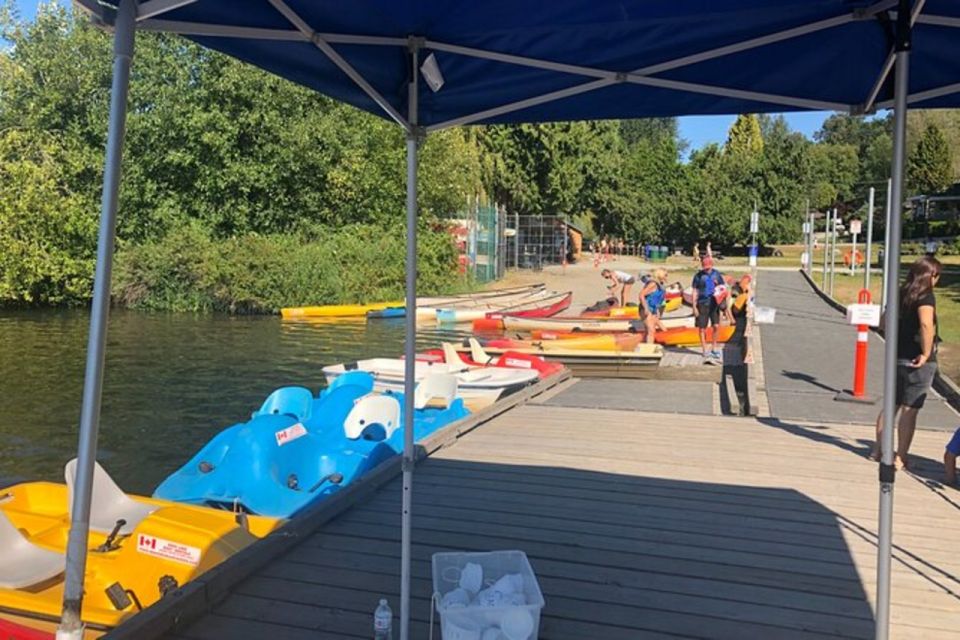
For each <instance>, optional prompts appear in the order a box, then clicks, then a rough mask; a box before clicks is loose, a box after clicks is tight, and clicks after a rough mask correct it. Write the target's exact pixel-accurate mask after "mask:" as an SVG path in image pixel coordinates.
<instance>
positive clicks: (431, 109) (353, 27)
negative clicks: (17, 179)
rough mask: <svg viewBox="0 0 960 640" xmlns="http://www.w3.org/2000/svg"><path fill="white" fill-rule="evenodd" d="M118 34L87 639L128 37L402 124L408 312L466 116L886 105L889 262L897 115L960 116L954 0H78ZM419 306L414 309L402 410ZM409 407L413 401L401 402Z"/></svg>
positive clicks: (90, 442)
mask: <svg viewBox="0 0 960 640" xmlns="http://www.w3.org/2000/svg"><path fill="white" fill-rule="evenodd" d="M74 2H75V4H76V5H77V6H79V7H80V8H81V9H83V10H85V11H87V12H88V13H89V14H90V16H91V17H92V19H93V20H94V21H96V22H98V23H100V24H101V25H103V26H105V27H107V28H111V29H113V30H114V34H115V43H116V44H115V61H114V80H113V90H112V96H111V107H110V108H111V113H110V131H109V136H108V142H107V159H106V171H105V178H104V189H103V206H102V215H101V221H100V237H99V248H98V262H97V271H96V278H95V289H94V301H93V308H92V311H91V327H90V338H89V344H88V356H87V368H86V380H85V387H84V395H83V407H82V410H81V430H80V447H79V465H78V473H77V491H76V493H75V498H76V500H75V504H74V507H73V510H72V512H73V522H72V526H71V532H70V540H69V545H68V553H67V584H66V590H65V594H64V615H63V620H62V623H61V631H60V632H59V634H60V637H63V638H76V637H79V636H78V635H77V633H78V630H79V628H80V618H79V612H80V605H81V598H82V582H83V569H84V561H85V554H84V550H85V548H86V542H87V520H88V519H89V501H90V487H91V478H92V470H93V460H94V456H95V453H96V442H97V430H98V422H99V406H100V387H101V380H102V372H103V350H104V337H105V332H106V322H107V311H108V306H109V288H110V287H109V283H110V266H111V260H112V254H113V236H114V226H115V219H116V208H117V186H118V182H119V167H120V155H121V147H122V141H123V132H124V122H125V109H126V93H127V86H128V81H129V71H130V64H131V60H132V56H133V39H134V33H135V31H136V30H137V29H140V30H150V31H163V32H169V33H178V34H181V35H183V36H185V37H187V38H190V39H191V40H194V41H195V42H197V43H199V44H201V45H203V46H205V47H209V48H211V49H216V50H218V51H222V52H224V53H226V54H228V55H231V56H234V57H236V58H239V59H241V60H244V61H246V62H249V63H251V64H254V65H256V66H259V67H261V68H263V69H266V70H267V71H270V72H272V73H275V74H277V75H280V76H283V77H285V78H288V79H290V80H292V81H294V82H297V83H300V84H302V85H305V86H307V87H310V88H312V89H315V90H317V91H319V92H322V93H324V94H326V95H328V96H331V97H333V98H335V99H338V100H342V101H344V102H347V103H349V104H352V105H354V106H356V107H358V108H360V109H363V110H366V111H369V112H371V113H374V114H377V115H379V116H382V117H385V118H390V119H392V120H394V121H396V122H397V123H398V124H399V125H400V126H402V127H403V128H404V129H405V130H406V132H407V159H408V160H407V169H408V170H407V178H408V179H407V277H406V284H407V291H406V304H407V307H408V310H409V309H410V308H412V307H413V306H414V304H415V301H416V290H415V289H416V286H415V285H416V281H415V273H416V224H415V222H416V194H417V192H416V189H417V151H418V146H419V144H420V142H421V141H422V139H423V136H425V135H427V134H428V133H429V132H431V131H437V130H440V129H443V128H447V127H452V126H457V125H463V124H471V123H508V122H543V121H559V120H577V119H600V118H641V117H650V116H676V115H686V114H719V113H745V112H770V111H789V110H810V109H823V110H836V111H845V112H849V113H869V112H871V111H873V110H875V109H878V108H890V107H893V108H894V109H895V127H894V134H895V135H894V154H893V155H894V157H893V165H892V176H893V187H892V194H891V199H892V202H893V203H894V207H893V211H892V216H891V218H890V220H889V221H888V226H889V229H890V234H891V235H890V238H891V244H890V247H889V256H890V260H891V264H894V265H896V264H899V257H900V256H899V240H900V232H901V230H900V218H901V217H900V209H899V208H900V206H901V203H902V201H903V163H904V150H905V125H906V109H907V106H908V105H910V106H913V107H919V108H933V107H948V106H960V2H958V1H957V0H928V1H924V0H880V1H875V0H874V1H863V0H726V1H723V2H718V1H717V0H712V1H711V0H675V1H674V2H670V3H667V2H661V3H654V2H650V1H649V0H617V1H612V0H553V1H552V2H540V1H535V0H488V1H485V2H464V1H462V0H419V1H418V0H353V1H352V2H323V1H321V0H229V1H228V0H144V1H142V2H140V3H139V4H138V3H137V0H118V2H119V5H118V6H108V5H106V4H101V3H99V2H97V0H74ZM887 300H888V302H889V308H890V310H891V312H890V313H888V314H887V319H886V331H887V335H888V336H890V337H892V338H893V339H889V340H888V341H887V343H886V352H885V357H886V362H887V367H886V370H885V375H884V394H883V395H884V405H883V406H884V410H885V420H884V435H883V438H882V440H883V457H882V461H881V463H880V506H881V516H880V525H879V534H880V544H879V548H878V588H877V591H878V597H877V605H876V623H877V624H876V629H877V632H876V637H877V638H885V637H887V627H888V620H889V604H890V589H889V577H890V545H891V526H892V508H893V481H894V468H893V446H892V445H893V428H892V427H893V424H892V420H893V413H894V408H895V407H894V389H895V382H896V380H895V367H894V366H893V364H894V363H895V360H896V343H897V341H896V339H895V336H896V333H897V321H898V318H897V315H898V314H897V307H898V291H897V278H890V279H889V282H888V283H887ZM415 318H416V314H414V313H407V327H406V331H407V335H406V337H407V340H406V346H405V352H406V358H407V365H408V371H407V378H406V387H407V388H406V397H407V399H408V402H412V399H413V393H412V390H411V386H412V384H413V375H412V371H411V370H410V369H412V367H413V362H414V357H413V356H414V346H415V342H414V339H413V338H414V332H415V329H416V327H415ZM405 411H407V412H408V416H407V420H408V421H409V420H410V418H409V412H411V411H412V406H410V405H409V404H408V406H406V407H405ZM407 435H408V438H407V441H406V443H405V450H404V465H403V475H404V480H403V507H402V508H403V531H402V557H401V581H402V585H401V626H400V628H401V638H403V639H404V640H405V639H406V638H407V637H408V636H407V628H408V622H409V613H410V612H409V608H410V591H409V582H410V521H411V513H410V505H411V495H412V494H411V492H412V478H413V442H412V439H411V437H410V436H411V434H407Z"/></svg>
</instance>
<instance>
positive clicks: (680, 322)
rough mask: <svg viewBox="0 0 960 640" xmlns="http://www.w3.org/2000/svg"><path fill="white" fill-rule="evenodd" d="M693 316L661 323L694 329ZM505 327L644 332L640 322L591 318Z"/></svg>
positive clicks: (510, 321)
mask: <svg viewBox="0 0 960 640" xmlns="http://www.w3.org/2000/svg"><path fill="white" fill-rule="evenodd" d="M693 322H694V318H693V316H687V317H684V318H663V319H662V320H661V321H660V323H661V324H662V325H663V326H664V328H667V329H673V328H677V327H692V326H693ZM503 326H504V328H505V329H507V330H508V331H534V330H537V329H540V330H546V331H587V332H595V333H624V332H637V331H643V330H644V326H643V322H641V321H640V320H613V319H609V320H603V319H590V318H510V317H507V318H504V319H503Z"/></svg>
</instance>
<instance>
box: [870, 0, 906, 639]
mask: <svg viewBox="0 0 960 640" xmlns="http://www.w3.org/2000/svg"><path fill="white" fill-rule="evenodd" d="M908 7H909V3H908V0H901V1H900V15H899V16H898V18H897V61H896V67H895V74H896V75H895V76H894V94H893V95H894V105H895V107H894V119H893V169H892V172H891V189H890V215H889V216H888V217H887V228H888V229H889V239H890V242H889V244H888V245H887V247H886V255H887V256H888V269H889V273H888V274H887V280H886V282H885V283H884V285H885V286H886V291H887V311H886V316H885V318H886V323H885V325H884V335H885V337H886V341H885V342H884V365H883V433H882V436H881V459H880V465H879V470H880V515H879V522H878V524H877V606H876V620H877V627H876V633H875V638H876V640H887V638H888V637H889V634H890V564H891V548H892V545H893V483H894V480H895V479H896V468H895V467H894V455H893V445H894V439H893V428H894V420H895V419H896V410H897V406H896V398H895V395H896V390H897V342H898V340H897V337H898V336H897V334H898V330H899V322H900V291H899V288H898V285H899V281H900V278H899V276H898V274H899V268H898V267H899V265H900V236H901V226H902V222H903V218H902V216H901V214H900V203H901V202H903V175H904V160H905V157H906V141H907V93H908V92H909V76H910V71H909V67H910V23H909V22H908V19H909V18H908V13H907V8H908Z"/></svg>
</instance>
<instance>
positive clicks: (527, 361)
mask: <svg viewBox="0 0 960 640" xmlns="http://www.w3.org/2000/svg"><path fill="white" fill-rule="evenodd" d="M474 344H476V347H474ZM447 346H448V345H444V349H431V350H429V351H426V352H424V353H419V354H417V360H421V361H424V362H448V363H449V360H448V356H449V357H450V358H452V357H454V355H455V356H456V357H457V359H458V360H459V361H460V362H461V363H463V365H464V366H467V367H470V368H480V367H501V368H505V369H534V370H535V371H536V372H537V373H539V374H540V378H541V379H543V378H547V377H549V376H552V375H554V374H557V373H560V372H561V371H563V370H564V369H565V368H566V367H564V366H563V365H562V364H561V363H559V362H547V361H546V360H544V359H543V358H541V357H540V356H535V355H530V354H527V353H514V352H511V351H507V352H505V353H502V354H500V355H498V356H492V357H491V356H488V355H486V354H485V353H483V349H482V348H480V343H479V342H476V340H474V339H473V338H471V339H470V346H471V354H470V355H467V354H466V353H458V352H457V351H456V349H453V348H452V346H450V348H449V349H447ZM448 350H449V351H451V352H452V353H449V354H445V353H444V352H445V351H448ZM474 358H480V359H481V360H482V361H479V362H478V361H477V360H475V359H474ZM0 640H2V639H0Z"/></svg>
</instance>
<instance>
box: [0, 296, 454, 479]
mask: <svg viewBox="0 0 960 640" xmlns="http://www.w3.org/2000/svg"><path fill="white" fill-rule="evenodd" d="M87 326H88V312H87V311H63V310H44V311H15V312H7V311H5V312H0V401H2V411H0V481H2V482H4V483H8V482H10V481H11V480H14V479H16V480H51V481H56V482H63V465H64V464H65V463H66V462H67V460H69V459H70V458H72V457H74V456H76V449H77V429H78V423H79V416H80V398H81V395H82V390H83V370H84V358H85V355H86V342H87ZM457 337H458V336H457V334H453V333H449V332H441V331H437V330H434V331H427V332H421V334H420V336H419V337H418V340H417V342H418V346H419V347H420V348H426V347H433V346H436V345H437V344H438V342H439V340H440V339H441V338H447V339H455V338H457ZM402 351H403V321H402V320H399V321H398V320H384V321H378V322H372V323H369V324H368V323H366V322H363V321H351V322H346V323H342V322H341V323H331V322H316V323H314V322H296V323H291V322H281V321H280V319H279V318H276V317H228V316H195V315H183V314H148V313H137V312H130V311H118V310H114V311H113V312H112V314H111V321H110V329H109V333H108V337H107V361H106V374H105V377H104V386H103V407H102V412H101V424H100V439H99V455H98V459H99V460H100V463H101V464H102V465H103V466H104V467H105V468H106V469H107V470H108V471H109V472H110V474H111V475H112V476H113V478H114V479H115V480H116V481H117V482H118V483H119V484H120V486H121V487H123V488H124V489H125V490H127V491H129V492H132V493H146V494H149V493H152V491H153V489H154V487H156V485H157V484H158V483H159V482H160V481H161V480H163V478H165V477H166V476H167V475H168V474H170V473H171V472H172V471H174V470H175V469H177V468H178V467H179V466H180V465H181V464H183V463H184V462H186V461H187V460H188V459H189V458H190V456H192V455H193V453H194V452H195V451H196V450H197V449H199V448H200V447H201V446H202V445H203V444H204V443H206V442H207V440H209V439H210V438H211V437H212V436H213V435H214V434H216V433H217V432H218V431H220V430H221V429H223V428H224V427H226V426H229V425H231V424H234V423H235V422H241V421H244V420H246V419H248V418H249V417H250V413H251V412H252V411H254V410H256V409H257V408H258V407H259V406H260V403H261V402H263V400H264V399H265V398H266V397H267V395H268V394H269V393H270V392H271V391H273V390H274V389H275V388H277V387H281V386H285V385H302V386H305V387H307V388H309V389H311V390H313V391H314V392H316V391H317V390H318V389H319V388H320V387H322V386H323V384H324V382H323V373H322V372H321V369H322V368H323V367H324V366H325V365H328V364H333V363H337V362H343V361H349V360H356V359H358V358H367V357H374V356H391V357H392V356H397V355H399V354H400V353H401V352H402Z"/></svg>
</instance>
